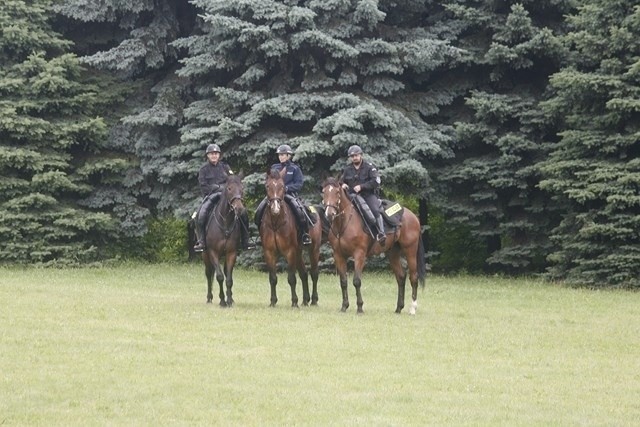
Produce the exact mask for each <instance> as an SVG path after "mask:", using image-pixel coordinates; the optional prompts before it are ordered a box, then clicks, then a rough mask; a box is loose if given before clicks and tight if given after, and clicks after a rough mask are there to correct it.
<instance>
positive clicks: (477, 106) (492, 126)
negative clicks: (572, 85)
mask: <svg viewBox="0 0 640 427" xmlns="http://www.w3.org/2000/svg"><path fill="white" fill-rule="evenodd" d="M510 3H511V2H486V1H465V2H452V4H450V5H449V6H448V10H449V11H450V12H451V15H452V16H451V17H450V18H449V19H450V20H451V23H450V25H449V26H450V27H451V28H455V29H456V32H457V39H458V41H457V45H458V46H459V47H460V48H462V49H464V51H465V52H466V55H465V59H466V61H465V63H464V64H463V65H462V66H461V67H459V68H458V69H456V70H452V73H455V74H458V75H460V74H461V75H463V76H464V79H466V87H467V88H470V90H469V91H468V92H467V95H466V97H465V105H466V106H465V108H461V107H460V106H459V104H454V108H453V109H449V110H448V113H449V114H451V115H452V117H453V120H454V121H455V122H456V133H457V135H456V138H455V144H454V145H452V146H451V147H450V149H451V151H452V152H453V153H454V157H452V158H451V160H450V161H448V162H446V163H445V164H444V165H443V166H442V167H441V168H439V169H438V172H437V173H436V174H434V176H435V179H436V185H437V187H438V194H439V196H440V197H439V199H438V204H439V205H440V206H441V207H442V208H443V209H444V211H445V213H446V214H447V216H448V218H450V219H452V220H454V221H456V222H459V223H461V224H464V225H465V226H467V227H469V228H470V229H471V230H472V233H473V234H474V235H475V236H477V237H479V238H481V239H484V240H485V241H486V242H487V243H486V244H487V249H488V253H489V257H488V259H487V260H486V261H487V263H488V264H489V265H491V266H492V267H491V269H493V270H501V271H507V272H511V273H522V272H528V271H540V270H541V269H542V268H543V267H544V257H545V255H546V254H547V253H548V252H549V250H550V249H549V242H548V239H547V235H548V232H549V230H550V229H551V227H552V225H553V218H555V215H556V213H554V211H555V209H554V208H553V207H552V206H550V205H549V203H548V201H549V200H548V195H547V194H545V193H544V192H543V191H541V190H540V189H539V188H538V183H539V179H540V173H539V168H538V166H537V165H538V163H539V162H540V161H542V160H544V159H545V158H546V153H547V148H546V146H545V144H544V141H545V140H546V139H548V137H549V134H550V133H552V132H553V128H552V127H550V126H548V125H547V124H546V123H545V120H544V115H543V113H542V111H541V109H540V107H539V102H540V100H541V99H542V98H543V95H544V91H545V87H546V85H547V82H548V77H549V75H550V74H551V73H552V72H554V71H556V70H558V69H559V66H560V63H561V61H562V60H563V58H564V57H565V55H566V53H565V50H564V49H563V47H562V45H561V43H560V42H559V41H558V39H557V37H556V35H555V34H554V29H555V28H556V27H558V26H559V22H560V21H561V18H562V14H563V13H564V12H565V11H566V10H568V7H569V5H568V2H562V1H561V2H557V1H541V2H540V1H536V2H521V3H516V4H512V5H510ZM465 109H466V111H465Z"/></svg>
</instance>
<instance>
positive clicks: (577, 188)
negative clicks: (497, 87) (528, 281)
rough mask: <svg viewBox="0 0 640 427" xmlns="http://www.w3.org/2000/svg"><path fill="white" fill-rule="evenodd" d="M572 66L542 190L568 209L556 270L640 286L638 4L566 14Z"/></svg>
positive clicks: (551, 107) (574, 279)
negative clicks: (561, 128)
mask: <svg viewBox="0 0 640 427" xmlns="http://www.w3.org/2000/svg"><path fill="white" fill-rule="evenodd" d="M569 22H570V23H571V28H572V30H571V32H570V33H569V34H568V35H567V36H566V38H565V40H566V42H567V45H568V46H569V48H570V49H571V52H572V61H571V64H570V66H569V67H567V68H566V69H564V70H562V71H561V72H559V73H557V74H555V75H554V76H553V77H552V79H551V86H552V88H553V90H554V94H555V96H554V97H553V98H552V99H550V100H549V102H548V103H546V105H545V106H546V107H547V110H548V112H549V114H550V117H552V118H553V119H554V120H556V121H558V122H559V123H561V125H562V127H563V129H564V130H563V131H562V132H561V134H560V137H561V139H560V141H558V142H557V143H556V144H554V145H553V149H552V151H551V153H550V155H549V158H548V160H547V161H546V162H545V163H544V167H543V173H544V180H543V181H542V182H541V187H542V188H543V189H546V190H548V191H549V192H551V193H553V195H554V197H555V201H556V202H557V203H558V204H559V205H561V206H563V208H564V209H565V212H566V214H565V216H564V219H563V221H562V223H561V224H560V225H559V226H558V227H557V228H556V229H555V230H553V234H552V239H553V242H554V243H555V251H554V252H553V253H552V254H551V255H550V256H549V260H550V261H551V262H552V263H553V267H552V268H551V269H550V271H549V276H550V277H551V278H553V279H563V280H567V281H569V282H571V283H576V284H587V285H590V286H605V285H618V286H626V287H635V288H637V287H640V268H639V266H640V138H639V135H640V112H639V111H640V103H639V101H638V100H639V99H640V86H639V84H638V83H639V82H640V79H639V78H638V76H639V73H638V70H639V67H638V58H639V57H640V41H639V40H640V8H639V7H638V6H637V5H633V2H626V1H601V0H591V1H588V2H585V4H584V6H583V7H581V8H580V10H579V12H578V13H576V14H574V15H572V16H571V17H569Z"/></svg>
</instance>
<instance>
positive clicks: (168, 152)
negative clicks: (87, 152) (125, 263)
mask: <svg viewBox="0 0 640 427" xmlns="http://www.w3.org/2000/svg"><path fill="white" fill-rule="evenodd" d="M55 10H56V11H57V12H58V13H59V14H60V15H62V16H64V19H60V21H59V25H60V27H61V28H63V29H64V34H65V35H66V36H67V37H69V38H71V39H72V40H74V41H75V42H76V45H75V47H74V51H75V52H76V53H77V54H78V55H80V56H81V61H82V62H83V63H84V64H86V65H87V66H89V67H91V68H92V69H94V70H95V71H96V74H97V75H98V76H99V78H100V79H101V80H102V81H103V82H105V83H106V84H108V85H109V86H110V88H111V91H113V92H115V93H117V94H118V96H121V97H122V98H123V100H122V102H120V103H119V104H117V105H113V106H112V108H110V110H109V111H107V112H105V115H106V118H107V120H108V123H109V130H110V131H109V137H108V139H107V142H106V146H107V147H108V149H109V150H111V151H112V152H114V153H116V154H117V155H119V156H124V157H126V158H130V159H131V160H132V161H131V162H130V163H129V165H128V168H127V169H126V170H125V171H122V173H121V174H120V181H119V182H112V185H110V186H104V187H101V188H100V189H98V190H97V191H96V193H95V194H94V197H93V198H92V203H94V204H103V207H104V208H105V209H107V208H108V209H110V210H111V211H112V212H114V213H115V214H116V215H117V216H118V218H119V219H120V221H121V228H120V229H121V231H122V232H123V233H124V234H125V235H128V236H140V235H142V234H144V233H146V231H147V222H148V220H149V219H150V218H151V217H157V216H161V215H164V214H167V213H168V214H171V213H172V211H173V209H174V208H175V206H177V205H180V203H182V194H183V193H184V192H185V191H186V188H192V187H194V183H193V181H190V182H181V181H171V176H173V174H174V173H175V172H174V171H173V170H172V163H171V162H170V159H171V157H172V155H173V154H172V150H173V148H174V147H175V146H177V145H179V141H180V137H179V133H178V129H179V127H180V126H181V124H182V120H183V112H182V110H183V108H184V106H185V103H186V102H187V101H188V100H189V96H190V93H189V89H190V82H189V81H188V80H187V79H183V78H180V77H177V76H176V75H175V69H176V68H177V67H178V59H179V58H180V55H181V53H180V52H179V51H178V50H177V49H176V48H174V47H173V46H172V45H171V42H172V41H174V40H175V39H177V38H178V37H181V36H185V35H189V34H191V32H192V31H194V29H195V27H194V25H195V8H194V7H193V6H192V5H191V4H189V2H188V1H187V0H145V1H134V2H122V1H118V0H107V1H104V0H62V1H61V2H59V3H58V5H57V7H56V9H55ZM195 30H197V29H195Z"/></svg>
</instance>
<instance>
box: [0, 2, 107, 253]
mask: <svg viewBox="0 0 640 427" xmlns="http://www.w3.org/2000/svg"><path fill="white" fill-rule="evenodd" d="M50 10H51V2H50V1H48V0H37V1H28V2H27V1H23V0H6V1H5V2H4V3H3V6H2V8H0V28H1V31H0V63H2V68H1V69H0V242H1V243H0V261H2V262H18V263H39V264H74V263H78V262H83V261H88V260H92V259H95V258H96V257H98V256H100V251H99V249H100V248H102V247H103V245H104V243H105V241H107V240H108V238H109V236H110V235H111V233H112V231H113V230H114V229H115V221H114V220H113V218H112V217H111V216H110V215H108V214H106V213H102V212H99V211H98V210H94V209H89V208H87V207H85V206H82V205H81V204H80V203H79V200H81V199H83V198H86V197H87V196H89V195H90V194H91V192H92V190H93V188H94V187H93V182H94V180H95V179H96V177H97V176H99V175H100V174H101V173H102V172H103V171H105V170H106V171H109V170H114V169H116V170H117V169H118V168H119V164H118V161H117V160H116V161H110V160H109V159H104V158H101V157H100V156H99V151H100V143H101V141H102V140H103V139H104V137H105V134H106V131H107V129H106V126H105V124H104V122H103V120H102V119H101V118H100V117H98V116H96V115H95V113H94V112H95V107H96V105H98V104H99V99H98V97H99V94H98V93H97V88H96V87H94V86H91V85H88V84H86V80H85V77H86V73H85V70H84V69H83V67H82V66H81V65H80V63H79V61H78V59H77V57H76V56H74V55H72V54H69V53H68V49H69V47H70V43H69V42H67V41H65V40H63V39H62V38H61V37H60V35H59V34H57V33H56V32H54V31H53V30H52V28H51V24H50V17H51V16H50Z"/></svg>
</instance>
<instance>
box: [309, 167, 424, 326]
mask: <svg viewBox="0 0 640 427" xmlns="http://www.w3.org/2000/svg"><path fill="white" fill-rule="evenodd" d="M341 184H342V183H341V182H340V181H339V180H337V179H335V178H328V179H326V180H325V181H324V182H323V183H322V205H323V206H324V209H325V216H326V218H327V220H328V221H329V222H330V224H331V228H330V230H329V243H330V245H331V248H332V249H333V259H334V262H335V266H336V270H337V272H338V275H339V276H340V288H341V289H342V307H341V311H343V312H344V311H346V310H347V309H348V308H349V295H348V293H347V260H348V258H349V257H353V260H354V274H353V286H354V287H355V289H356V298H357V305H358V313H364V311H363V309H362V306H363V300H362V294H361V292H360V286H361V284H362V270H363V268H364V264H365V261H366V259H367V257H369V256H371V255H378V254H380V253H382V252H384V253H385V255H386V256H387V259H388V260H389V263H390V264H391V269H392V270H393V273H394V274H395V276H396V282H397V283H398V302H397V306H396V313H400V312H401V311H402V309H403V308H404V291H405V282H406V279H407V273H406V270H405V268H404V267H403V266H402V259H401V257H402V255H404V257H405V258H406V260H407V267H408V270H409V282H411V297H412V304H411V309H410V314H415V313H416V309H417V307H418V301H417V300H418V283H420V286H421V287H422V288H424V280H425V276H426V265H425V261H424V257H425V252H424V245H423V243H422V238H421V229H420V220H418V217H417V216H416V215H415V214H414V213H413V212H411V211H410V210H409V209H407V208H404V209H403V211H402V216H401V219H400V225H399V227H396V228H395V230H391V231H389V230H387V231H386V234H387V238H386V241H385V243H384V245H381V244H380V243H378V242H376V241H375V239H374V238H373V237H372V236H371V235H370V234H369V233H368V232H367V231H366V225H365V222H364V220H363V219H362V217H361V216H360V214H358V212H357V210H356V208H355V206H354V205H353V204H352V202H351V199H350V197H349V195H348V194H347V193H346V191H345V190H344V189H343V188H342V185H341ZM381 215H382V214H381ZM391 233H393V234H392V235H390V234H391Z"/></svg>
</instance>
